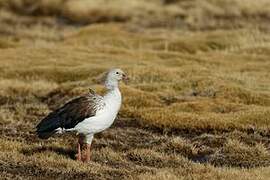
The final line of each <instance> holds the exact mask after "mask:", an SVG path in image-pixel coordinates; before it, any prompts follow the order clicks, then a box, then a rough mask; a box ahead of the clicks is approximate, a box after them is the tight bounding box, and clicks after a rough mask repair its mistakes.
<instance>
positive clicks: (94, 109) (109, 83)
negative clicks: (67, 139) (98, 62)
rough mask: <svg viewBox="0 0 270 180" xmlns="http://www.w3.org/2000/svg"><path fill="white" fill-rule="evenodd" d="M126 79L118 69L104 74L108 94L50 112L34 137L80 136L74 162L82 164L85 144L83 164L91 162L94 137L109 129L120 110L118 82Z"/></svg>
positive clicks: (87, 98) (82, 98)
mask: <svg viewBox="0 0 270 180" xmlns="http://www.w3.org/2000/svg"><path fill="white" fill-rule="evenodd" d="M126 79H127V77H126V75H125V73H124V72H123V71H122V70H121V69H112V70H110V71H109V72H108V73H107V74H106V81H105V87H106V89H107V93H106V94H105V95H104V96H103V97H102V96H100V95H97V94H96V93H95V92H94V91H92V90H91V91H90V93H88V94H86V95H84V96H81V97H78V98H76V99H73V100H72V101H70V102H68V103H67V104H65V105H64V106H63V107H61V108H59V109H57V110H55V111H53V112H52V113H50V114H49V115H48V116H47V117H45V118H44V119H42V121H41V122H40V123H39V124H38V125H37V134H38V136H39V137H40V138H42V139H47V138H49V137H50V136H52V135H53V134H55V133H58V134H59V133H60V134H61V133H65V132H76V133H77V134H79V135H80V136H79V142H78V155H77V159H78V160H82V157H81V146H82V144H83V143H86V144H87V154H86V158H85V161H86V162H88V161H89V160H90V145H91V143H92V140H93V136H94V134H95V133H98V132H101V131H103V130H105V129H107V128H109V127H110V126H111V125H112V123H113V122H114V120H115V118H116V116H117V113H118V111H119V109H120V106H121V101H122V98H121V93H120V90H119V87H118V83H119V81H120V80H126Z"/></svg>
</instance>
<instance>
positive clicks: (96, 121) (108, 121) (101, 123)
mask: <svg viewBox="0 0 270 180" xmlns="http://www.w3.org/2000/svg"><path fill="white" fill-rule="evenodd" d="M121 101H122V100H121V93H120V91H119V89H118V88H116V89H114V90H111V91H109V92H108V93H107V94H106V95H105V96H104V103H105V107H104V108H103V109H101V110H99V111H98V112H96V115H95V116H93V117H90V118H87V119H85V120H83V121H82V122H80V123H78V124H77V125H76V126H75V127H74V129H75V130H76V131H77V132H78V133H82V134H95V133H98V132H101V131H103V130H105V129H107V128H108V127H110V126H111V125H112V123H113V122H114V119H115V118H116V116H117V113H118V111H119V109H120V106H121Z"/></svg>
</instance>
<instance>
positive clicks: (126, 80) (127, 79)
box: [122, 74, 129, 83]
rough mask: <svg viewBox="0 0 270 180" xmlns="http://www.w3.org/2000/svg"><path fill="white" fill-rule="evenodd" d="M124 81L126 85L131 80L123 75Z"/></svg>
mask: <svg viewBox="0 0 270 180" xmlns="http://www.w3.org/2000/svg"><path fill="white" fill-rule="evenodd" d="M122 80H123V81H124V83H127V82H128V81H129V78H128V77H127V75H126V74H123V75H122Z"/></svg>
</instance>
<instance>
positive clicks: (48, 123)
mask: <svg viewBox="0 0 270 180" xmlns="http://www.w3.org/2000/svg"><path fill="white" fill-rule="evenodd" d="M101 105H102V98H101V97H100V96H98V95H96V94H93V93H92V92H91V93H89V94H87V95H85V96H81V97H78V98H76V99H73V100H72V101H70V102H68V103H67V104H65V105H64V106H63V107H61V108H59V109H57V110H55V111H53V112H51V113H50V114H49V115H48V116H47V117H45V118H44V119H42V120H41V122H40V123H39V124H38V125H37V127H36V129H37V130H36V132H37V134H38V137H40V138H42V139H47V138H49V137H50V136H51V135H53V134H54V133H55V130H56V129H57V128H59V127H60V128H65V129H69V128H73V127H75V126H76V125H77V124H78V123H79V122H81V121H83V120H84V119H86V118H89V117H92V116H95V114H96V111H97V109H98V108H100V106H101Z"/></svg>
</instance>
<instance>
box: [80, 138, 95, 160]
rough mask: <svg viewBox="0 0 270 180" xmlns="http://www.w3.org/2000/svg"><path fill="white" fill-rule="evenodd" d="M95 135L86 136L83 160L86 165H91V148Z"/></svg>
mask: <svg viewBox="0 0 270 180" xmlns="http://www.w3.org/2000/svg"><path fill="white" fill-rule="evenodd" d="M93 137H94V134H88V135H86V136H85V146H86V147H85V148H84V150H85V157H84V158H83V161H84V162H85V163H89V162H90V156H91V154H90V148H91V144H92V140H93Z"/></svg>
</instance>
